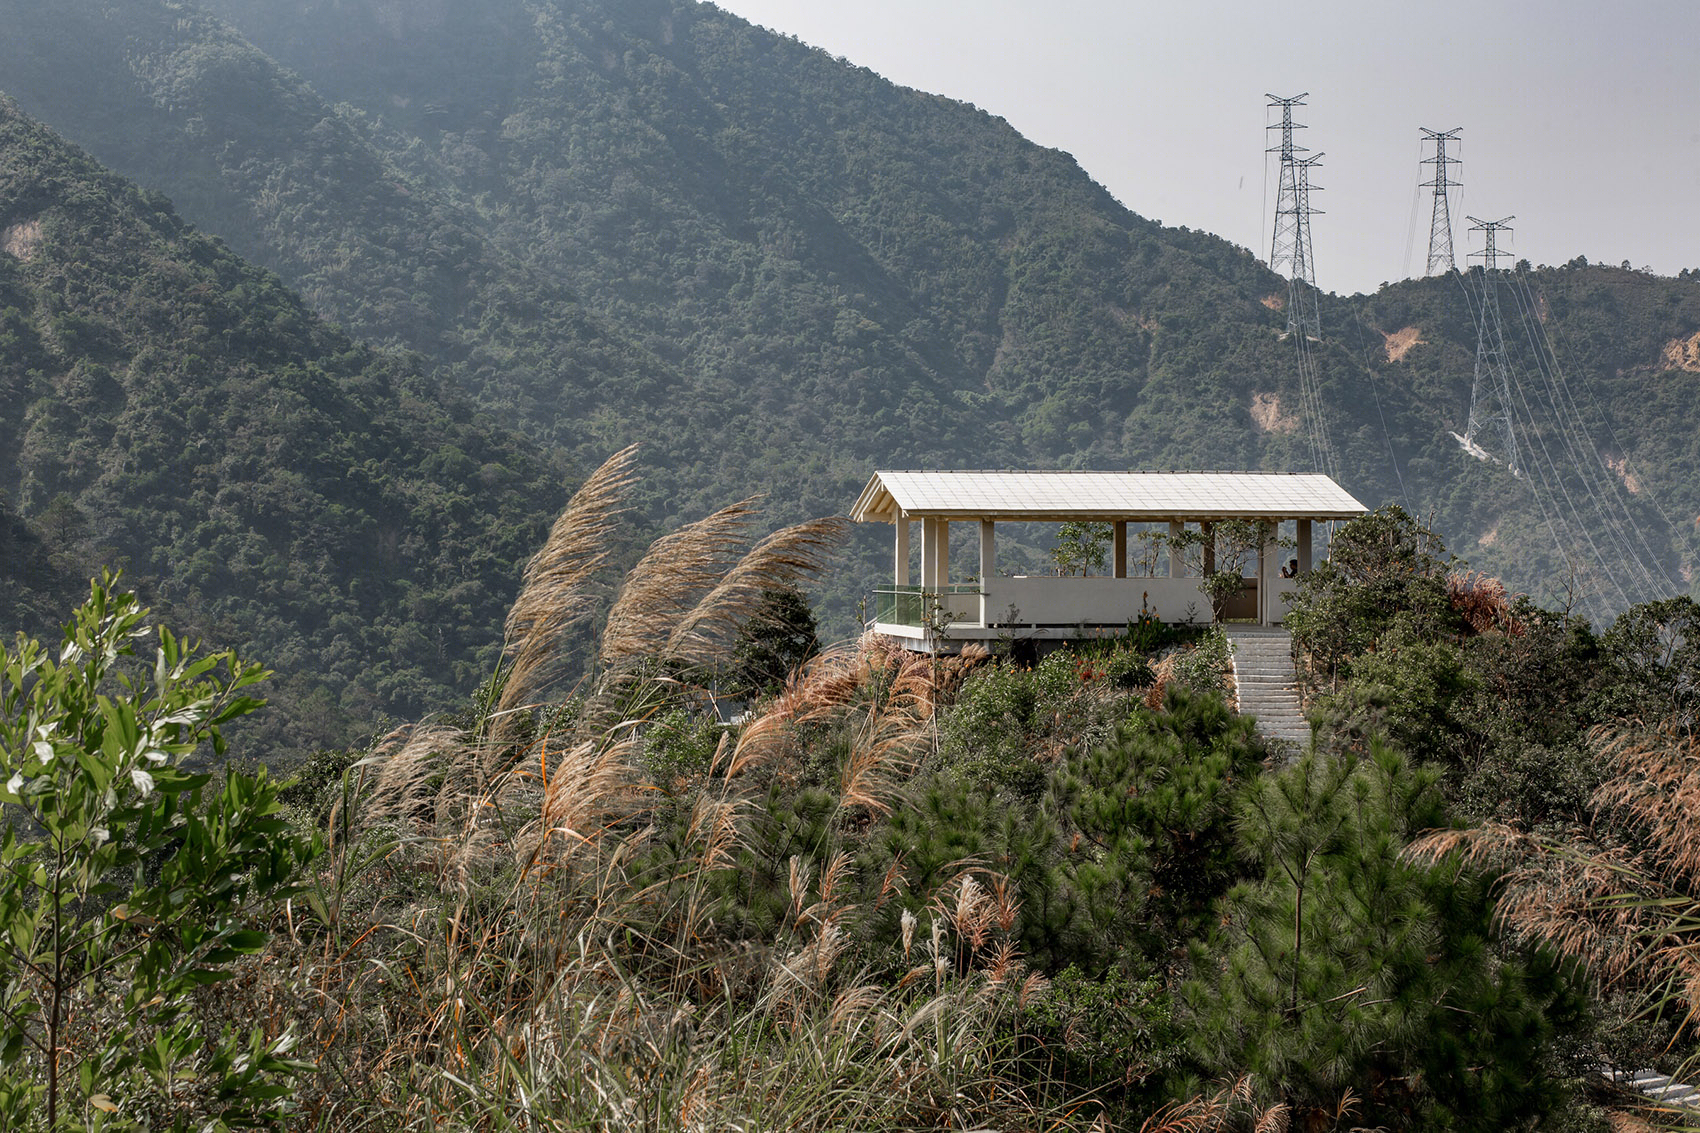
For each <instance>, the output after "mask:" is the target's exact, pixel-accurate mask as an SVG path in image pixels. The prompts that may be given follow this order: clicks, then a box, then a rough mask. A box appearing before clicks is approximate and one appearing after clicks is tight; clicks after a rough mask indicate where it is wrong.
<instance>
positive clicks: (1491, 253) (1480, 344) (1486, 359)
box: [1463, 216, 1523, 476]
mask: <svg viewBox="0 0 1700 1133" xmlns="http://www.w3.org/2000/svg"><path fill="white" fill-rule="evenodd" d="M1468 219H1469V220H1470V221H1471V222H1473V223H1474V225H1475V227H1474V228H1471V229H1470V231H1471V232H1483V233H1486V234H1487V235H1486V239H1485V246H1484V247H1483V249H1482V250H1481V251H1480V252H1471V253H1470V255H1471V256H1481V257H1482V258H1483V268H1484V270H1483V272H1482V307H1481V316H1480V321H1479V324H1478V326H1477V328H1476V377H1475V381H1474V382H1473V383H1472V384H1471V386H1470V421H1469V424H1467V425H1465V426H1464V436H1463V441H1464V448H1465V449H1467V450H1469V451H1471V452H1474V453H1477V454H1480V453H1483V452H1485V451H1486V450H1485V449H1483V448H1482V447H1481V444H1480V442H1479V441H1478V440H1477V437H1478V436H1479V435H1480V434H1481V433H1482V432H1483V431H1484V430H1485V429H1488V428H1491V429H1492V430H1493V431H1494V432H1496V433H1498V434H1499V438H1500V442H1501V444H1503V445H1504V449H1505V451H1504V456H1503V458H1502V459H1503V460H1504V461H1505V466H1506V467H1507V468H1508V469H1510V471H1511V474H1512V475H1513V476H1520V475H1522V472H1523V466H1522V461H1521V460H1520V459H1519V457H1518V453H1517V432H1516V429H1515V428H1514V427H1513V424H1512V415H1511V374H1510V371H1509V369H1508V368H1507V366H1506V361H1505V331H1504V324H1503V323H1502V322H1501V320H1500V317H1499V284H1498V281H1497V279H1496V278H1495V276H1494V272H1495V271H1496V270H1497V269H1498V267H1499V258H1500V257H1501V256H1505V257H1507V258H1509V257H1510V255H1511V253H1510V252H1502V251H1500V250H1499V241H1498V236H1499V233H1500V232H1502V231H1510V230H1511V226H1510V224H1509V222H1510V221H1512V220H1515V219H1516V217H1511V216H1508V217H1504V218H1503V219H1500V220H1481V219H1478V218H1477V217H1473V216H1472V217H1469V218H1468Z"/></svg>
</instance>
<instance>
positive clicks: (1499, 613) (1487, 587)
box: [1446, 570, 1524, 637]
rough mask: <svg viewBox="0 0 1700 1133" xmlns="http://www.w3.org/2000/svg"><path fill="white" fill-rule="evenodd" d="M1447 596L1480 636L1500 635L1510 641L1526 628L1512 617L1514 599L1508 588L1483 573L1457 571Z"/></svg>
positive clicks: (1450, 577) (1449, 577) (1451, 576)
mask: <svg viewBox="0 0 1700 1133" xmlns="http://www.w3.org/2000/svg"><path fill="white" fill-rule="evenodd" d="M1446 596H1447V598H1448V600H1449V601H1450V602H1451V605H1452V608H1453V609H1454V610H1456V611H1457V612H1458V615H1459V616H1460V617H1462V618H1463V619H1464V623H1465V624H1466V625H1468V626H1469V627H1470V629H1471V630H1472V631H1473V632H1475V633H1478V634H1481V633H1488V632H1491V631H1498V632H1500V633H1503V634H1506V635H1507V636H1510V637H1516V636H1519V635H1521V634H1522V633H1523V631H1524V627H1523V626H1522V624H1521V623H1519V622H1518V621H1517V619H1516V618H1514V617H1512V615H1511V600H1512V597H1513V595H1511V594H1510V593H1508V592H1507V591H1506V589H1505V584H1504V583H1503V582H1501V581H1500V580H1499V579H1497V578H1494V577H1493V576H1492V575H1488V574H1483V573H1482V572H1481V571H1479V570H1463V571H1453V572H1452V573H1451V574H1449V575H1447V576H1446Z"/></svg>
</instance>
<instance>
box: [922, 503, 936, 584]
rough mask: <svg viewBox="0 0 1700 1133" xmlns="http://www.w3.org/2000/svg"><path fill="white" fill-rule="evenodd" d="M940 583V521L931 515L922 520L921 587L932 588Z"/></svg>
mask: <svg viewBox="0 0 1700 1133" xmlns="http://www.w3.org/2000/svg"><path fill="white" fill-rule="evenodd" d="M938 584H939V521H938V520H936V519H933V518H931V517H924V518H923V519H922V520H921V587H922V589H924V590H931V589H933V588H934V587H936V586H937V585H938Z"/></svg>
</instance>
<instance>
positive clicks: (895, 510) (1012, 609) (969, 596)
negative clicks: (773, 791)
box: [850, 471, 1368, 650]
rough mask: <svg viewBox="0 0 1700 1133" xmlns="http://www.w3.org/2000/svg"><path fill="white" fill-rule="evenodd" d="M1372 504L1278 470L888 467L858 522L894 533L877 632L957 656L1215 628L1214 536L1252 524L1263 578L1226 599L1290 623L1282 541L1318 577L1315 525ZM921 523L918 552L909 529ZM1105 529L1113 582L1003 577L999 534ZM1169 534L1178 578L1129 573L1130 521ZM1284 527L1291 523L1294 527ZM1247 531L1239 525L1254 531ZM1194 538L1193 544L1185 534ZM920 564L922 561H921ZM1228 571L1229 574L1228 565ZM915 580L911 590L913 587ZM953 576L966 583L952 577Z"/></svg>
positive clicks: (1235, 613)
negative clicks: (1208, 592)
mask: <svg viewBox="0 0 1700 1133" xmlns="http://www.w3.org/2000/svg"><path fill="white" fill-rule="evenodd" d="M1367 510H1368V509H1367V508H1365V507H1364V506H1363V505H1362V504H1361V503H1359V502H1358V501H1357V500H1355V499H1353V498H1352V496H1351V495H1350V494H1349V493H1347V492H1346V491H1345V489H1343V488H1341V487H1340V485H1338V484H1336V483H1335V482H1334V481H1333V480H1332V479H1330V478H1329V477H1327V476H1321V475H1302V474H1293V473H1271V472H885V471H882V472H876V473H874V475H873V478H872V479H871V480H869V481H868V486H867V487H866V488H864V489H863V490H862V494H861V497H860V498H859V499H857V501H856V505H855V507H853V508H852V509H851V511H850V518H851V519H852V520H855V521H856V522H858V523H890V524H892V525H893V528H894V531H895V536H894V540H893V543H894V548H893V549H894V554H893V565H894V575H893V580H892V585H891V586H890V587H889V588H887V587H881V588H879V589H877V590H876V591H875V598H876V610H875V616H874V629H875V630H877V631H878V632H880V633H885V634H890V635H891V636H893V637H896V638H899V639H901V640H904V641H905V642H906V643H908V644H911V645H912V646H913V647H915V648H920V649H927V650H933V649H941V650H954V649H958V648H960V647H961V645H962V644H963V643H965V642H968V641H975V640H987V639H990V638H995V637H998V636H1001V635H1004V634H1009V633H1017V634H1019V635H1020V636H1022V637H1028V638H1040V639H1044V638H1055V639H1065V638H1073V637H1079V636H1081V635H1082V634H1091V633H1093V632H1095V631H1103V630H1106V629H1111V630H1113V629H1122V628H1125V627H1126V625H1127V624H1128V623H1129V622H1130V621H1134V620H1136V619H1138V618H1139V617H1140V615H1141V612H1142V611H1143V612H1144V613H1146V614H1148V615H1150V616H1153V617H1156V618H1157V619H1159V620H1161V621H1165V622H1188V621H1208V620H1210V618H1211V604H1210V600H1209V599H1208V598H1207V597H1206V596H1205V594H1204V592H1203V591H1202V590H1201V589H1200V587H1199V582H1200V580H1201V578H1202V576H1203V575H1206V574H1210V573H1213V572H1215V571H1216V569H1217V567H1216V551H1217V532H1216V527H1217V525H1218V524H1221V523H1222V522H1223V521H1226V520H1244V521H1248V523H1249V524H1250V530H1251V531H1253V532H1255V538H1254V539H1253V540H1252V543H1253V544H1255V545H1253V546H1250V547H1249V549H1248V551H1247V553H1246V555H1245V556H1244V557H1245V558H1246V559H1249V564H1248V565H1249V566H1250V567H1251V573H1250V574H1249V575H1247V576H1245V577H1244V585H1243V586H1242V589H1241V593H1240V594H1238V595H1236V596H1233V597H1231V598H1230V599H1229V600H1228V601H1227V603H1226V604H1225V607H1224V610H1223V615H1222V616H1223V618H1224V619H1225V620H1237V621H1253V622H1257V623H1259V624H1262V625H1278V624H1279V623H1280V621H1281V616H1282V614H1283V612H1284V610H1285V603H1284V601H1283V599H1284V597H1285V596H1286V595H1287V594H1288V593H1289V592H1290V591H1291V590H1292V589H1293V588H1294V586H1295V585H1297V580H1296V579H1293V578H1282V577H1280V573H1281V566H1282V563H1283V562H1285V561H1287V559H1288V557H1289V556H1287V555H1284V554H1283V547H1282V543H1281V542H1280V540H1279V538H1278V537H1279V536H1280V535H1281V534H1282V533H1283V532H1284V531H1288V530H1290V531H1291V532H1292V534H1291V536H1290V537H1289V538H1288V543H1287V546H1289V547H1291V548H1292V549H1293V550H1292V553H1291V555H1290V558H1293V559H1296V560H1297V561H1298V572H1297V573H1298V574H1299V575H1303V574H1305V573H1308V572H1309V570H1310V569H1311V557H1312V543H1313V525H1314V524H1316V523H1317V522H1319V521H1320V522H1328V521H1331V520H1344V519H1353V518H1355V517H1357V516H1360V515H1362V514H1364V513H1365V512H1366V511H1367ZM916 521H919V523H920V539H919V547H918V548H917V549H918V551H919V555H918V556H916V555H915V554H913V552H912V547H913V546H914V543H915V541H914V540H912V538H911V527H910V525H911V524H912V523H914V522H916ZM1070 521H1075V522H1089V523H1105V524H1108V525H1109V526H1110V529H1111V532H1112V535H1111V549H1110V554H1109V560H1110V573H1109V575H1108V576H1106V577H1055V576H1052V575H1036V576H1028V575H1008V574H1001V573H999V571H998V569H997V525H998V523H1000V522H1003V523H1035V522H1036V523H1057V524H1061V523H1067V522H1070ZM952 523H977V524H978V525H979V556H978V561H977V562H974V563H973V564H972V565H971V568H970V569H969V570H966V571H961V572H959V573H956V574H953V572H952V566H951V556H950V525H951V524H952ZM1129 524H1136V525H1150V524H1157V525H1163V524H1166V525H1167V532H1166V534H1167V535H1168V537H1169V538H1168V539H1166V540H1164V542H1165V543H1167V544H1168V545H1169V546H1170V547H1171V548H1173V547H1174V546H1175V545H1176V544H1177V542H1178V541H1182V540H1184V541H1187V542H1188V543H1190V544H1191V545H1192V546H1194V547H1196V549H1197V550H1196V553H1195V554H1193V555H1192V556H1191V557H1190V558H1189V556H1188V555H1185V554H1181V553H1177V552H1176V551H1175V550H1173V549H1171V550H1169V551H1167V552H1166V556H1165V557H1166V559H1167V562H1166V564H1165V565H1166V567H1167V570H1166V572H1165V573H1164V574H1163V575H1162V576H1157V575H1156V574H1155V573H1154V572H1153V573H1149V574H1145V575H1137V576H1130V575H1129V573H1128V525H1129ZM1283 525H1289V526H1287V527H1285V528H1284V527H1283ZM1245 529H1246V528H1245V527H1244V526H1241V530H1245ZM1189 531H1190V532H1192V534H1191V535H1190V536H1189V535H1188V534H1187V533H1188V532H1189ZM917 558H918V561H914V560H916V559H917ZM1230 568H1231V564H1225V565H1224V568H1223V569H1230ZM912 579H913V581H912ZM953 579H954V581H953Z"/></svg>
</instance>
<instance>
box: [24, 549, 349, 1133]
mask: <svg viewBox="0 0 1700 1133" xmlns="http://www.w3.org/2000/svg"><path fill="white" fill-rule="evenodd" d="M112 582H113V579H112V577H111V576H110V575H108V576H107V577H106V578H105V580H104V581H103V582H102V583H96V584H95V585H94V586H93V588H92V592H91V594H90V596H89V600H88V602H87V603H86V604H84V606H83V607H82V608H81V609H80V610H78V611H77V613H76V616H75V619H74V620H73V621H72V622H71V624H70V625H69V626H68V627H67V628H66V631H65V639H64V644H63V646H62V647H61V649H60V650H59V655H58V658H57V659H55V658H54V657H52V656H51V655H50V654H49V653H48V651H47V650H45V649H44V648H43V647H42V646H41V644H40V643H39V642H37V641H33V640H27V639H24V638H21V637H20V638H19V640H18V643H17V647H16V648H15V649H14V650H7V649H6V648H5V647H3V646H0V802H3V803H4V804H5V809H6V818H7V823H6V827H5V831H4V833H3V835H0V1059H3V1061H4V1063H5V1066H6V1074H5V1080H4V1084H3V1086H0V1126H4V1127H6V1128H18V1127H22V1125H21V1123H22V1122H23V1121H24V1120H25V1117H26V1115H30V1114H42V1113H44V1114H45V1117H46V1123H45V1126H42V1127H44V1128H46V1129H49V1130H58V1129H64V1128H73V1127H74V1128H79V1129H80V1128H85V1127H88V1128H95V1127H99V1128H128V1127H134V1126H141V1125H144V1124H145V1125H147V1126H149V1127H156V1128H157V1127H159V1125H158V1121H159V1119H160V1118H161V1116H162V1115H169V1119H171V1120H173V1121H174V1122H175V1126H174V1127H181V1128H187V1127H188V1125H189V1124H190V1123H191V1120H192V1119H193V1124H195V1125H197V1126H199V1127H202V1128H227V1127H231V1126H257V1125H269V1124H275V1123H276V1122H277V1120H278V1119H279V1118H280V1113H281V1111H280V1108H279V1103H280V1099H281V1098H282V1097H283V1096H284V1095H286V1094H287V1092H288V1086H287V1084H286V1080H287V1078H288V1077H289V1076H290V1075H291V1074H292V1073H294V1072H296V1071H297V1070H298V1069H301V1068H302V1067H303V1066H304V1064H302V1063H297V1062H293V1061H291V1060H290V1059H289V1058H288V1054H289V1051H290V1048H291V1046H292V1043H293V1039H292V1036H290V1035H289V1034H288V1033H285V1034H284V1035H282V1036H278V1037H273V1038H267V1037H265V1036H264V1035H263V1034H262V1032H261V1031H260V1030H259V1028H257V1027H256V1028H254V1030H253V1031H252V1032H251V1033H249V1034H246V1035H244V1034H237V1033H234V1032H232V1031H226V1032H225V1033H223V1034H220V1035H206V1034H203V1033H202V1027H201V1023H200V1021H199V1020H198V1019H197V1018H196V1016H195V1014H194V1013H193V1012H192V1011H191V1010H190V1008H191V1006H192V1003H191V998H192V993H193V992H194V990H195V989H196V988H198V987H201V986H202V985H205V984H209V983H212V982H215V981H218V980H223V979H227V978H229V976H230V974H231V973H230V970H229V969H230V965H231V963H232V961H235V960H237V959H238V958H239V957H241V956H243V955H246V954H251V953H255V952H258V951H259V950H260V949H261V948H262V947H264V945H265V943H266V941H267V933H266V932H265V931H264V930H263V929H262V928H261V927H259V925H258V924H257V923H256V916H257V914H260V913H263V912H264V911H265V910H266V909H267V908H268V907H269V906H271V905H273V904H275V903H276V902H278V901H279V900H280V899H281V898H283V897H285V896H287V895H288V894H290V893H291V892H293V891H294V886H295V884H296V879H297V878H298V877H299V875H300V872H301V870H302V868H303V867H304V866H305V865H306V864H307V863H308V862H310V861H311V860H312V858H313V857H314V855H315V854H316V853H317V850H318V847H317V843H316V841H315V840H313V839H311V838H307V837H304V836H302V835H300V834H298V833H296V832H294V831H292V830H291V829H290V828H289V827H288V826H287V825H286V824H285V822H284V821H283V819H282V818H281V817H280V815H279V805H278V802H277V787H276V785H275V784H274V783H272V782H271V781H269V780H268V779H267V777H266V775H265V772H264V771H263V770H262V771H260V772H258V773H257V774H255V775H245V774H242V773H239V772H236V771H230V772H229V773H228V774H227V775H226V776H225V778H224V781H223V784H222V786H218V787H214V786H212V783H213V777H212V776H211V775H206V774H197V773H194V772H192V771H190V770H189V769H188V768H187V767H185V766H184V760H185V759H186V758H187V757H188V756H189V755H190V754H191V753H192V752H194V751H195V750H196V749H197V748H198V747H200V745H202V744H203V743H210V744H211V745H212V746H213V748H214V750H215V751H219V752H222V751H223V750H224V741H223V739H222V737H221V736H220V734H219V729H220V727H221V726H222V725H223V724H225V723H226V722H228V721H230V720H232V719H235V718H236V717H238V716H242V715H244V714H246V713H249V712H252V711H253V710H254V709H255V708H257V707H259V706H260V704H261V703H262V702H261V701H258V700H254V699H252V698H250V697H248V696H246V695H244V694H243V690H244V689H246V688H248V687H249V686H251V685H253V684H254V683H255V682H257V681H259V680H261V679H262V678H264V677H265V676H266V675H267V674H266V673H265V671H264V670H262V669H261V668H259V666H257V665H248V664H243V663H242V662H240V661H238V660H237V658H236V656H235V654H234V653H229V652H226V653H220V654H216V655H212V656H207V657H200V658H196V657H195V656H194V650H193V648H185V647H184V646H183V645H182V643H180V642H179V641H178V640H177V638H175V637H173V636H172V634H171V632H170V631H169V630H167V629H165V628H164V627H161V628H160V629H159V631H158V645H157V647H156V649H155V652H154V656H153V658H152V663H151V664H148V665H142V664H139V663H135V662H131V661H130V660H129V659H130V658H132V657H134V656H135V642H137V641H138V640H140V639H142V638H143V637H146V636H148V632H149V631H148V630H147V628H146V627H145V626H144V625H143V618H144V616H145V614H146V611H145V610H143V609H142V608H141V607H140V606H139V604H138V603H137V601H136V597H135V595H133V594H127V593H115V592H113V591H112V589H111V586H112ZM204 795H205V796H208V797H203V796H204ZM28 1127H29V1128H37V1126H35V1125H33V1124H32V1125H29V1126H28Z"/></svg>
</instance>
